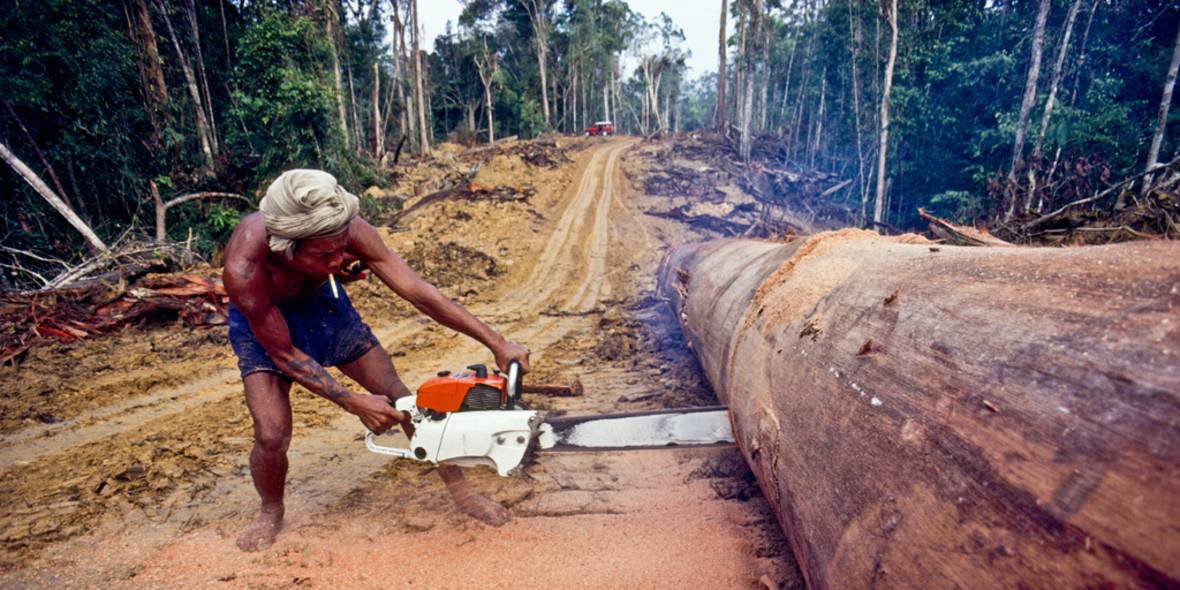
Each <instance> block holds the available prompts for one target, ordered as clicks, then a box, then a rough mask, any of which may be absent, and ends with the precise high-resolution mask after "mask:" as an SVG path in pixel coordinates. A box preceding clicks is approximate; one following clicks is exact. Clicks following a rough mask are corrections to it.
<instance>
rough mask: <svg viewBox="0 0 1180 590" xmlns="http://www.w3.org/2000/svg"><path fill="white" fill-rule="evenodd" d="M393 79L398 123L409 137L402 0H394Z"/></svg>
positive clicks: (404, 134)
mask: <svg viewBox="0 0 1180 590" xmlns="http://www.w3.org/2000/svg"><path fill="white" fill-rule="evenodd" d="M392 4H393V80H394V82H393V83H394V86H396V87H397V104H398V123H399V124H400V125H401V130H400V132H401V135H402V137H409V135H410V133H409V122H408V120H407V115H406V113H407V110H408V109H407V107H406V84H405V71H406V70H405V67H404V65H403V64H404V63H405V61H404V57H405V46H406V44H405V32H406V31H405V29H406V27H405V25H404V24H402V21H401V14H400V12H399V10H398V6H399V4H401V0H393V2H392Z"/></svg>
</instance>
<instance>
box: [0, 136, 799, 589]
mask: <svg viewBox="0 0 1180 590" xmlns="http://www.w3.org/2000/svg"><path fill="white" fill-rule="evenodd" d="M558 144H559V146H560V147H559V148H554V149H551V150H548V151H543V150H538V149H537V148H536V147H535V146H529V145H526V144H520V146H517V147H513V146H511V145H509V146H505V147H504V148H502V149H500V150H488V151H486V152H479V153H478V154H475V155H474V156H466V157H465V156H464V155H463V154H461V153H460V154H454V153H446V154H443V155H442V156H441V157H438V158H436V159H435V160H433V161H432V162H430V163H428V164H420V165H416V166H412V167H404V168H402V169H399V172H400V174H399V178H401V180H402V184H401V185H399V186H397V187H393V189H391V190H390V191H387V193H385V194H384V195H382V194H378V195H377V196H378V198H379V199H381V198H389V199H393V198H394V195H410V196H411V197H410V200H409V201H408V202H407V203H406V204H407V205H412V204H413V202H414V201H416V200H417V199H420V198H421V197H422V196H424V195H425V194H427V193H430V192H434V191H438V190H443V189H447V188H451V187H452V186H455V185H456V183H460V182H467V183H470V184H469V190H468V191H466V192H467V193H471V194H475V195H476V196H477V197H478V195H479V194H482V193H481V190H480V187H489V188H490V187H497V188H496V190H494V191H491V192H493V193H495V195H496V196H497V198H488V199H481V198H463V199H439V200H436V201H434V202H430V203H427V204H424V205H423V206H421V207H418V208H415V209H413V210H412V211H409V212H408V213H406V214H404V215H402V216H400V217H399V218H398V219H397V221H396V227H387V226H382V227H381V228H380V229H381V231H383V232H385V239H386V242H387V244H388V245H389V246H390V247H391V248H392V249H393V250H394V251H396V252H398V253H399V254H400V255H402V256H403V257H404V258H406V260H407V261H409V262H410V263H411V265H413V266H414V267H415V269H416V270H417V271H418V272H419V273H420V274H421V275H422V276H423V277H424V278H426V279H427V280H429V281H431V282H433V283H435V284H437V285H438V286H439V287H440V288H441V289H442V290H443V291H444V292H445V293H447V294H448V295H449V296H451V297H452V298H454V299H456V300H457V301H459V302H460V303H462V304H463V305H464V306H466V307H467V308H468V309H470V310H471V311H472V312H473V313H475V314H476V315H477V316H478V317H480V318H481V319H483V320H484V321H485V322H487V323H488V324H489V325H491V326H493V327H494V328H496V329H498V330H500V331H502V332H503V333H505V334H506V335H507V336H508V337H509V338H510V339H512V340H514V341H516V342H519V343H521V344H523V345H525V346H528V347H529V348H530V349H531V350H532V365H533V367H534V370H533V372H532V373H530V374H529V375H528V376H527V377H526V381H527V382H531V383H547V382H550V383H552V382H559V383H560V382H569V381H572V380H574V379H578V380H580V381H581V382H582V384H583V385H584V387H585V395H583V396H581V397H569V398H561V397H558V398H547V397H543V396H528V395H526V401H527V402H529V403H530V404H531V405H532V406H533V407H536V408H541V409H550V410H561V411H567V412H571V413H590V412H603V411H622V410H638V409H648V408H654V407H674V406H685V405H708V404H713V403H716V398H715V397H714V396H713V394H712V392H711V390H710V389H709V386H708V384H707V383H706V382H705V380H704V377H703V374H702V372H701V371H700V369H699V367H698V366H697V364H696V361H695V359H694V358H693V357H692V354H691V351H689V350H688V349H687V348H686V346H685V344H684V339H683V337H682V336H681V335H680V333H679V331H678V330H677V328H676V325H675V323H674V322H673V321H672V318H671V317H670V315H669V311H668V309H667V307H666V306H665V305H664V303H663V302H662V301H660V300H659V299H658V297H657V295H656V292H655V278H654V277H655V271H656V268H657V266H658V264H659V260H660V258H661V256H662V255H663V253H664V252H666V251H667V250H668V249H669V248H670V247H672V246H675V245H679V244H681V243H684V242H688V241H694V240H699V239H704V238H709V237H714V236H715V235H717V234H715V233H712V232H711V231H710V230H709V229H707V228H701V227H694V226H691V225H689V224H687V223H684V222H681V221H677V220H674V219H669V218H667V217H657V216H654V215H647V214H645V212H648V211H651V212H660V211H666V210H668V206H667V203H666V199H667V198H668V197H660V196H656V195H647V194H645V193H644V191H643V190H642V183H641V182H640V181H639V180H635V181H634V182H632V181H631V180H629V179H641V178H644V177H645V175H646V174H648V173H649V171H650V167H651V166H653V165H655V164H653V161H652V160H650V159H649V158H648V157H647V156H646V155H645V154H647V153H649V151H648V150H647V148H645V147H644V146H642V145H641V144H639V143H638V141H637V140H635V139H631V138H609V139H606V138H560V139H559V140H558ZM539 154H540V155H539ZM620 170H621V171H622V173H620V172H619V171H620ZM734 191H737V189H736V188H735V187H733V186H723V187H717V188H716V191H715V192H714V193H710V194H709V195H708V198H710V199H714V200H715V199H716V196H717V195H718V194H727V193H730V192H734ZM510 193H514V194H519V195H520V196H519V198H504V195H505V194H510ZM375 225H377V224H376V223H375ZM208 272H209V273H210V274H215V273H216V272H217V269H208ZM346 289H347V291H348V293H349V295H350V296H351V297H352V298H353V300H354V302H356V304H357V307H358V308H359V309H360V310H361V314H362V316H363V317H364V318H365V319H366V320H367V321H368V322H369V324H370V325H371V326H372V327H373V329H374V333H375V334H376V335H377V336H378V338H379V339H380V340H381V342H382V343H383V344H384V346H385V347H386V349H387V350H388V351H389V353H390V354H391V355H392V356H393V357H394V362H395V365H397V367H398V369H399V371H400V372H401V374H402V377H403V379H405V381H406V382H407V384H409V385H410V386H411V387H415V386H416V385H417V384H418V383H420V382H421V381H423V380H424V379H425V378H426V377H428V376H430V375H432V374H433V373H435V372H436V371H439V370H442V369H452V370H453V369H457V368H462V367H463V366H465V365H467V364H471V363H475V362H482V363H488V364H490V355H489V354H488V352H487V351H486V350H485V349H483V348H482V347H480V346H479V345H478V344H477V343H474V342H472V341H470V340H469V339H467V338H465V337H463V336H461V335H457V334H455V333H452V332H450V331H448V330H446V329H444V328H441V327H440V326H438V325H436V324H434V323H433V322H431V321H429V320H428V319H426V318H425V317H424V316H422V315H421V314H419V313H418V312H416V311H415V310H413V309H412V308H411V307H410V306H409V305H407V304H406V303H404V302H403V301H401V300H400V299H398V298H397V297H396V296H395V295H393V294H392V293H390V292H389V291H388V290H387V289H385V288H384V287H383V286H382V285H380V283H379V282H377V281H375V280H374V279H365V280H361V281H358V282H354V283H350V284H349V285H347V286H346ZM336 374H337V375H339V373H336ZM341 378H343V377H341ZM292 397H293V406H294V408H295V412H296V416H295V422H296V425H295V433H294V441H293V443H292V446H291V451H290V459H291V468H290V475H289V478H288V484H287V523H286V526H285V528H284V530H283V532H282V533H281V534H280V536H279V538H278V540H277V541H276V543H275V544H274V545H273V546H272V547H270V548H269V549H268V550H265V551H263V552H259V553H252V554H247V553H242V552H241V551H239V550H238V549H237V547H236V545H235V544H234V539H235V538H236V536H237V533H239V532H240V531H241V530H242V529H244V528H245V527H246V526H247V525H248V524H249V523H250V522H251V521H252V520H253V517H254V515H255V511H256V509H257V496H256V494H255V492H254V489H253V487H252V485H251V483H250V477H249V472H248V467H247V454H248V452H249V449H250V446H251V421H250V417H249V414H248V412H247V410H246V406H245V403H244V400H243V398H242V395H241V384H240V381H239V378H238V375H237V370H236V368H235V359H234V356H233V353H232V351H231V350H230V348H229V345H228V342H227V338H226V332H225V328H224V327H212V328H203V329H190V328H187V327H185V326H184V325H183V324H182V323H181V322H179V321H177V322H175V323H172V324H160V323H158V322H157V323H155V324H149V325H146V326H143V327H140V328H135V329H130V330H126V331H123V332H121V333H119V334H115V335H110V336H105V337H101V338H96V339H92V340H87V341H83V342H79V343H73V344H62V345H55V346H50V347H41V348H34V349H31V350H30V351H29V352H28V353H27V354H26V355H25V356H24V357H23V359H21V362H20V363H18V364H16V365H15V366H12V365H10V366H4V367H2V368H0V434H2V435H3V436H4V438H3V439H2V440H0V504H2V505H3V506H4V509H3V511H2V512H0V568H2V569H0V572H2V573H0V587H3V588H29V589H40V588H62V587H65V588H71V587H74V588H126V589H138V588H145V589H146V588H151V589H158V588H219V589H220V588H225V589H263V588H265V589H277V588H341V589H347V588H366V589H368V588H403V587H405V588H413V587H427V588H480V589H485V588H514V589H524V588H546V589H561V588H622V587H626V588H709V589H711V590H717V589H727V588H732V589H743V590H748V589H755V588H759V589H760V588H801V587H802V581H801V577H800V574H799V572H798V568H797V566H796V565H795V562H794V558H793V557H792V556H791V554H790V550H789V548H788V546H787V544H786V541H785V539H784V538H783V536H782V534H781V531H780V529H779V525H778V523H777V521H776V520H775V517H774V514H773V513H772V511H771V509H770V506H769V504H768V503H767V502H766V500H765V499H764V498H763V497H762V495H761V493H760V491H759V489H758V486H757V484H756V483H755V482H754V479H753V476H752V475H751V473H750V471H749V469H748V468H747V467H746V465H745V463H744V461H743V459H742V456H741V454H740V452H738V451H737V450H736V449H730V450H695V451H694V450H678V451H647V452H632V453H616V454H587V455H560V456H549V457H546V458H544V459H543V460H542V462H541V464H540V465H537V466H534V467H532V468H530V473H531V475H532V476H533V479H532V480H521V479H513V478H501V477H499V476H497V475H496V474H495V472H494V471H492V470H490V469H485V468H475V469H467V470H466V472H467V475H468V477H469V479H471V480H472V482H473V484H474V485H475V487H476V488H477V489H478V490H480V491H481V492H483V493H485V494H486V495H487V496H489V497H490V498H492V499H494V500H496V501H498V502H501V503H503V504H504V505H505V506H506V507H508V508H509V510H510V511H511V513H512V517H513V518H512V521H511V522H509V523H508V524H506V525H504V526H502V527H499V528H493V527H489V526H486V525H484V524H483V523H480V522H478V521H476V520H473V519H471V518H469V517H467V516H464V515H463V514H461V513H459V512H458V511H457V510H455V508H454V507H453V505H452V504H451V501H450V499H449V496H448V494H447V493H446V490H445V488H444V486H443V484H442V482H441V480H440V479H439V478H438V477H437V476H436V475H434V474H424V473H423V469H424V467H425V465H424V464H420V463H414V462H411V461H405V460H394V459H390V458H388V457H386V456H383V455H377V454H374V453H370V452H368V451H367V450H366V449H365V447H364V444H363V441H362V438H363V436H362V435H363V432H364V429H363V426H361V424H360V423H359V421H357V420H356V419H355V418H353V417H352V416H350V415H348V414H346V413H344V412H343V411H341V410H340V409H339V408H338V407H336V406H335V405H334V404H332V403H330V402H327V401H325V400H322V399H320V398H318V397H315V396H313V395H311V394H309V393H308V392H306V391H305V390H302V389H299V388H298V387H296V388H295V391H294V392H293V394H292ZM386 444H392V443H386Z"/></svg>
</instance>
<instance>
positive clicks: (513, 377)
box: [505, 361, 520, 410]
mask: <svg viewBox="0 0 1180 590" xmlns="http://www.w3.org/2000/svg"><path fill="white" fill-rule="evenodd" d="M505 387H507V394H508V395H507V396H506V397H507V398H508V399H507V403H508V409H509V410H515V409H516V402H517V401H519V400H520V361H510V362H509V363H508V380H507V383H506V385H505Z"/></svg>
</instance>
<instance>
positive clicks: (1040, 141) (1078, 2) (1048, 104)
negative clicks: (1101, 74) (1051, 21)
mask: <svg viewBox="0 0 1180 590" xmlns="http://www.w3.org/2000/svg"><path fill="white" fill-rule="evenodd" d="M1081 7H1082V0H1073V4H1071V5H1070V7H1069V17H1067V18H1066V21H1065V26H1064V27H1063V29H1064V32H1063V33H1062V35H1061V47H1060V49H1059V50H1058V51H1057V62H1056V63H1054V64H1053V81H1052V82H1051V83H1050V84H1049V98H1048V99H1047V100H1046V101H1045V112H1044V113H1043V114H1042V115H1041V130H1040V133H1038V134H1037V143H1036V144H1035V145H1034V146H1033V151H1032V153H1033V157H1034V158H1037V159H1040V158H1041V157H1042V155H1043V152H1042V150H1044V147H1045V134H1046V133H1047V132H1048V130H1049V117H1051V116H1052V115H1053V105H1054V103H1055V101H1056V100H1057V89H1058V88H1059V87H1060V86H1061V78H1062V77H1064V75H1065V55H1066V54H1067V53H1068V52H1069V38H1070V36H1071V34H1072V33H1073V24H1074V21H1076V20H1077V18H1078V11H1079V10H1080V9H1081Z"/></svg>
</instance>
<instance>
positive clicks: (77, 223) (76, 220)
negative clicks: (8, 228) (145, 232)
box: [0, 142, 108, 252]
mask: <svg viewBox="0 0 1180 590" xmlns="http://www.w3.org/2000/svg"><path fill="white" fill-rule="evenodd" d="M0 158H3V159H4V161H5V162H7V163H8V165H9V166H11V167H12V169H13V170H15V171H16V173H17V174H19V175H20V176H21V178H23V179H24V180H25V182H27V183H29V186H31V187H33V190H35V191H37V194H38V195H41V198H43V199H45V200H46V201H48V202H49V204H50V205H51V206H52V207H53V208H54V209H56V210H57V212H58V213H61V214H62V217H65V218H66V221H68V222H69V223H70V225H72V226H74V229H76V230H78V233H80V234H82V237H83V238H84V239H85V240H86V245H87V246H88V247H89V248H90V250H91V251H93V252H106V251H107V250H108V248H107V245H106V244H104V243H103V242H102V240H101V239H99V237H98V235H97V234H95V233H94V230H91V229H90V226H89V225H86V222H85V221H82V218H81V217H78V215H77V214H76V213H74V210H73V209H70V206H69V205H67V204H66V203H65V201H63V200H62V199H61V197H59V196H58V195H57V193H54V192H53V189H51V188H49V185H47V184H45V181H43V180H41V177H39V176H37V173H36V172H33V171H32V169H30V168H29V167H28V166H26V165H25V163H24V162H22V161H20V158H17V157H16V155H15V154H13V153H12V152H11V151H9V149H8V146H7V145H5V144H4V143H3V142H0Z"/></svg>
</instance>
